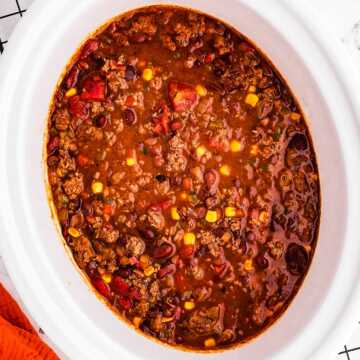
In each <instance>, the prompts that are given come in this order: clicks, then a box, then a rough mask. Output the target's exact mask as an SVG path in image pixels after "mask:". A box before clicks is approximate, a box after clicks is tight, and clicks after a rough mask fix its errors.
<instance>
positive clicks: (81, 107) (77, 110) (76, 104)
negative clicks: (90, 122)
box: [69, 96, 89, 119]
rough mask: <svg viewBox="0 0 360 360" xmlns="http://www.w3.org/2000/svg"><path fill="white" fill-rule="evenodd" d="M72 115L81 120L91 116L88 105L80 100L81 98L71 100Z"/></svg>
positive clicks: (76, 97)
mask: <svg viewBox="0 0 360 360" xmlns="http://www.w3.org/2000/svg"><path fill="white" fill-rule="evenodd" d="M69 111H70V114H71V115H73V116H76V117H78V118H81V119H86V118H87V117H88V116H89V108H88V105H87V104H86V103H85V102H84V101H81V100H80V96H72V97H71V98H70V99H69Z"/></svg>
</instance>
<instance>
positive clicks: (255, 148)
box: [250, 145, 259, 156]
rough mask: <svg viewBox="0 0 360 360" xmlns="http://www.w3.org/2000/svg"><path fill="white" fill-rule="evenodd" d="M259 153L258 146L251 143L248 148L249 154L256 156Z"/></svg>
mask: <svg viewBox="0 0 360 360" xmlns="http://www.w3.org/2000/svg"><path fill="white" fill-rule="evenodd" d="M258 153H259V147H258V146H257V145H252V146H251V148H250V154H251V155H253V156H256V155H257V154H258Z"/></svg>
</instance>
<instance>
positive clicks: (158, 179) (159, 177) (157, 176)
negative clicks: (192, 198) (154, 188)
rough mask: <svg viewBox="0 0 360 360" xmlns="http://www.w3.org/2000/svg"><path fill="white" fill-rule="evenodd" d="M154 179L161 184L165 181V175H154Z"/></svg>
mask: <svg viewBox="0 0 360 360" xmlns="http://www.w3.org/2000/svg"><path fill="white" fill-rule="evenodd" d="M155 179H156V180H157V181H158V182H160V183H162V182H164V181H165V180H166V179H167V177H166V176H165V175H163V174H159V175H156V176H155Z"/></svg>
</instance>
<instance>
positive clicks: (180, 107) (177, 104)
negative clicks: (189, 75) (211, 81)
mask: <svg viewBox="0 0 360 360" xmlns="http://www.w3.org/2000/svg"><path fill="white" fill-rule="evenodd" d="M168 94H169V99H170V102H171V105H172V107H173V109H174V110H175V111H184V110H189V109H193V108H194V107H195V106H196V105H197V103H198V101H199V96H198V94H197V93H196V90H195V88H194V87H193V86H192V85H188V84H184V83H180V82H177V81H174V80H171V81H170V82H169V84H168Z"/></svg>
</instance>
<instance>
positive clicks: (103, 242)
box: [47, 7, 320, 350]
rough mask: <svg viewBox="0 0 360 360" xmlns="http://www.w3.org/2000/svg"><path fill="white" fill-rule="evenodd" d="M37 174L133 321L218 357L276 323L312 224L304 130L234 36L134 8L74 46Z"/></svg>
mask: <svg viewBox="0 0 360 360" xmlns="http://www.w3.org/2000/svg"><path fill="white" fill-rule="evenodd" d="M48 133H49V135H48V143H47V150H48V151H47V165H48V178H49V183H50V186H51V192H52V199H53V201H54V204H55V207H56V210H57V217H58V220H59V222H60V224H61V228H62V233H63V236H64V238H65V239H66V242H67V244H68V245H69V247H70V248H71V250H72V253H73V255H74V258H75V260H76V262H77V264H78V265H79V267H80V268H81V269H82V270H83V271H84V272H86V274H87V275H88V277H89V278H90V280H91V282H92V284H93V285H94V287H95V288H96V289H97V291H98V292H99V293H100V294H101V295H102V296H103V297H104V298H106V299H107V301H108V302H109V303H110V304H111V305H113V308H114V309H117V311H118V312H119V313H120V314H122V315H123V317H124V318H125V319H127V320H128V321H129V322H131V323H132V324H133V325H134V326H135V327H136V328H139V329H140V330H141V331H143V332H144V333H146V334H149V335H151V336H153V337H155V338H157V339H159V340H161V341H163V342H166V343H168V344H172V345H182V346H184V347H187V348H190V349H198V350H201V349H205V348H224V347H228V346H230V345H233V344H235V343H240V342H245V341H246V340H248V339H250V338H252V337H254V336H256V335H258V334H259V333H261V332H262V331H263V330H264V329H265V328H266V327H267V326H269V325H270V324H271V323H272V322H274V320H275V319H276V318H278V317H279V315H280V314H282V313H283V312H284V311H285V309H286V307H287V306H288V304H289V302H290V300H291V299H292V298H293V297H294V295H295V294H296V292H297V290H298V288H299V286H300V284H301V282H302V280H303V278H304V276H305V274H306V272H307V269H308V267H309V264H310V261H311V258H312V255H313V252H314V247H315V243H316V237H317V229H318V223H319V217H320V190H319V179H318V170H317V165H316V159H315V154H314V150H313V147H312V143H311V139H310V135H309V131H308V129H307V127H306V124H305V121H304V117H303V115H302V113H301V110H300V109H299V106H298V105H297V103H296V101H295V100H294V98H293V96H292V94H291V93H290V91H289V88H288V87H287V86H286V84H285V83H284V81H283V80H282V79H281V77H280V76H279V74H278V73H277V72H276V70H275V69H274V67H273V66H272V65H271V64H270V62H269V61H268V60H267V59H266V58H265V57H264V56H263V55H262V54H261V53H260V52H259V51H258V50H257V49H255V48H254V46H253V45H252V44H251V43H250V42H249V41H248V40H246V39H245V38H244V37H243V36H242V35H240V34H239V33H237V32H236V31H235V30H234V29H232V28H230V27H228V26H226V25H225V24H223V23H221V22H219V21H217V20H215V19H213V18H211V17H208V16H205V15H202V14H198V13H195V12H193V11H190V10H185V9H181V8H172V7H150V8H143V9H140V10H138V11H136V12H133V13H131V14H126V15H124V16H122V17H119V18H117V19H116V20H114V21H113V22H111V23H110V24H109V25H108V26H107V27H106V28H103V29H102V30H101V31H99V32H98V33H97V34H96V35H94V36H93V37H91V38H90V39H89V40H88V41H87V42H86V43H85V44H84V45H83V46H82V48H81V49H80V50H79V52H78V53H77V55H76V56H75V57H74V60H73V62H72V64H71V66H70V67H69V68H68V71H67V73H66V74H65V76H64V78H63V80H62V82H61V83H60V85H59V87H58V89H57V91H56V94H55V97H54V101H53V110H52V113H51V116H50V120H49V130H48Z"/></svg>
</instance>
